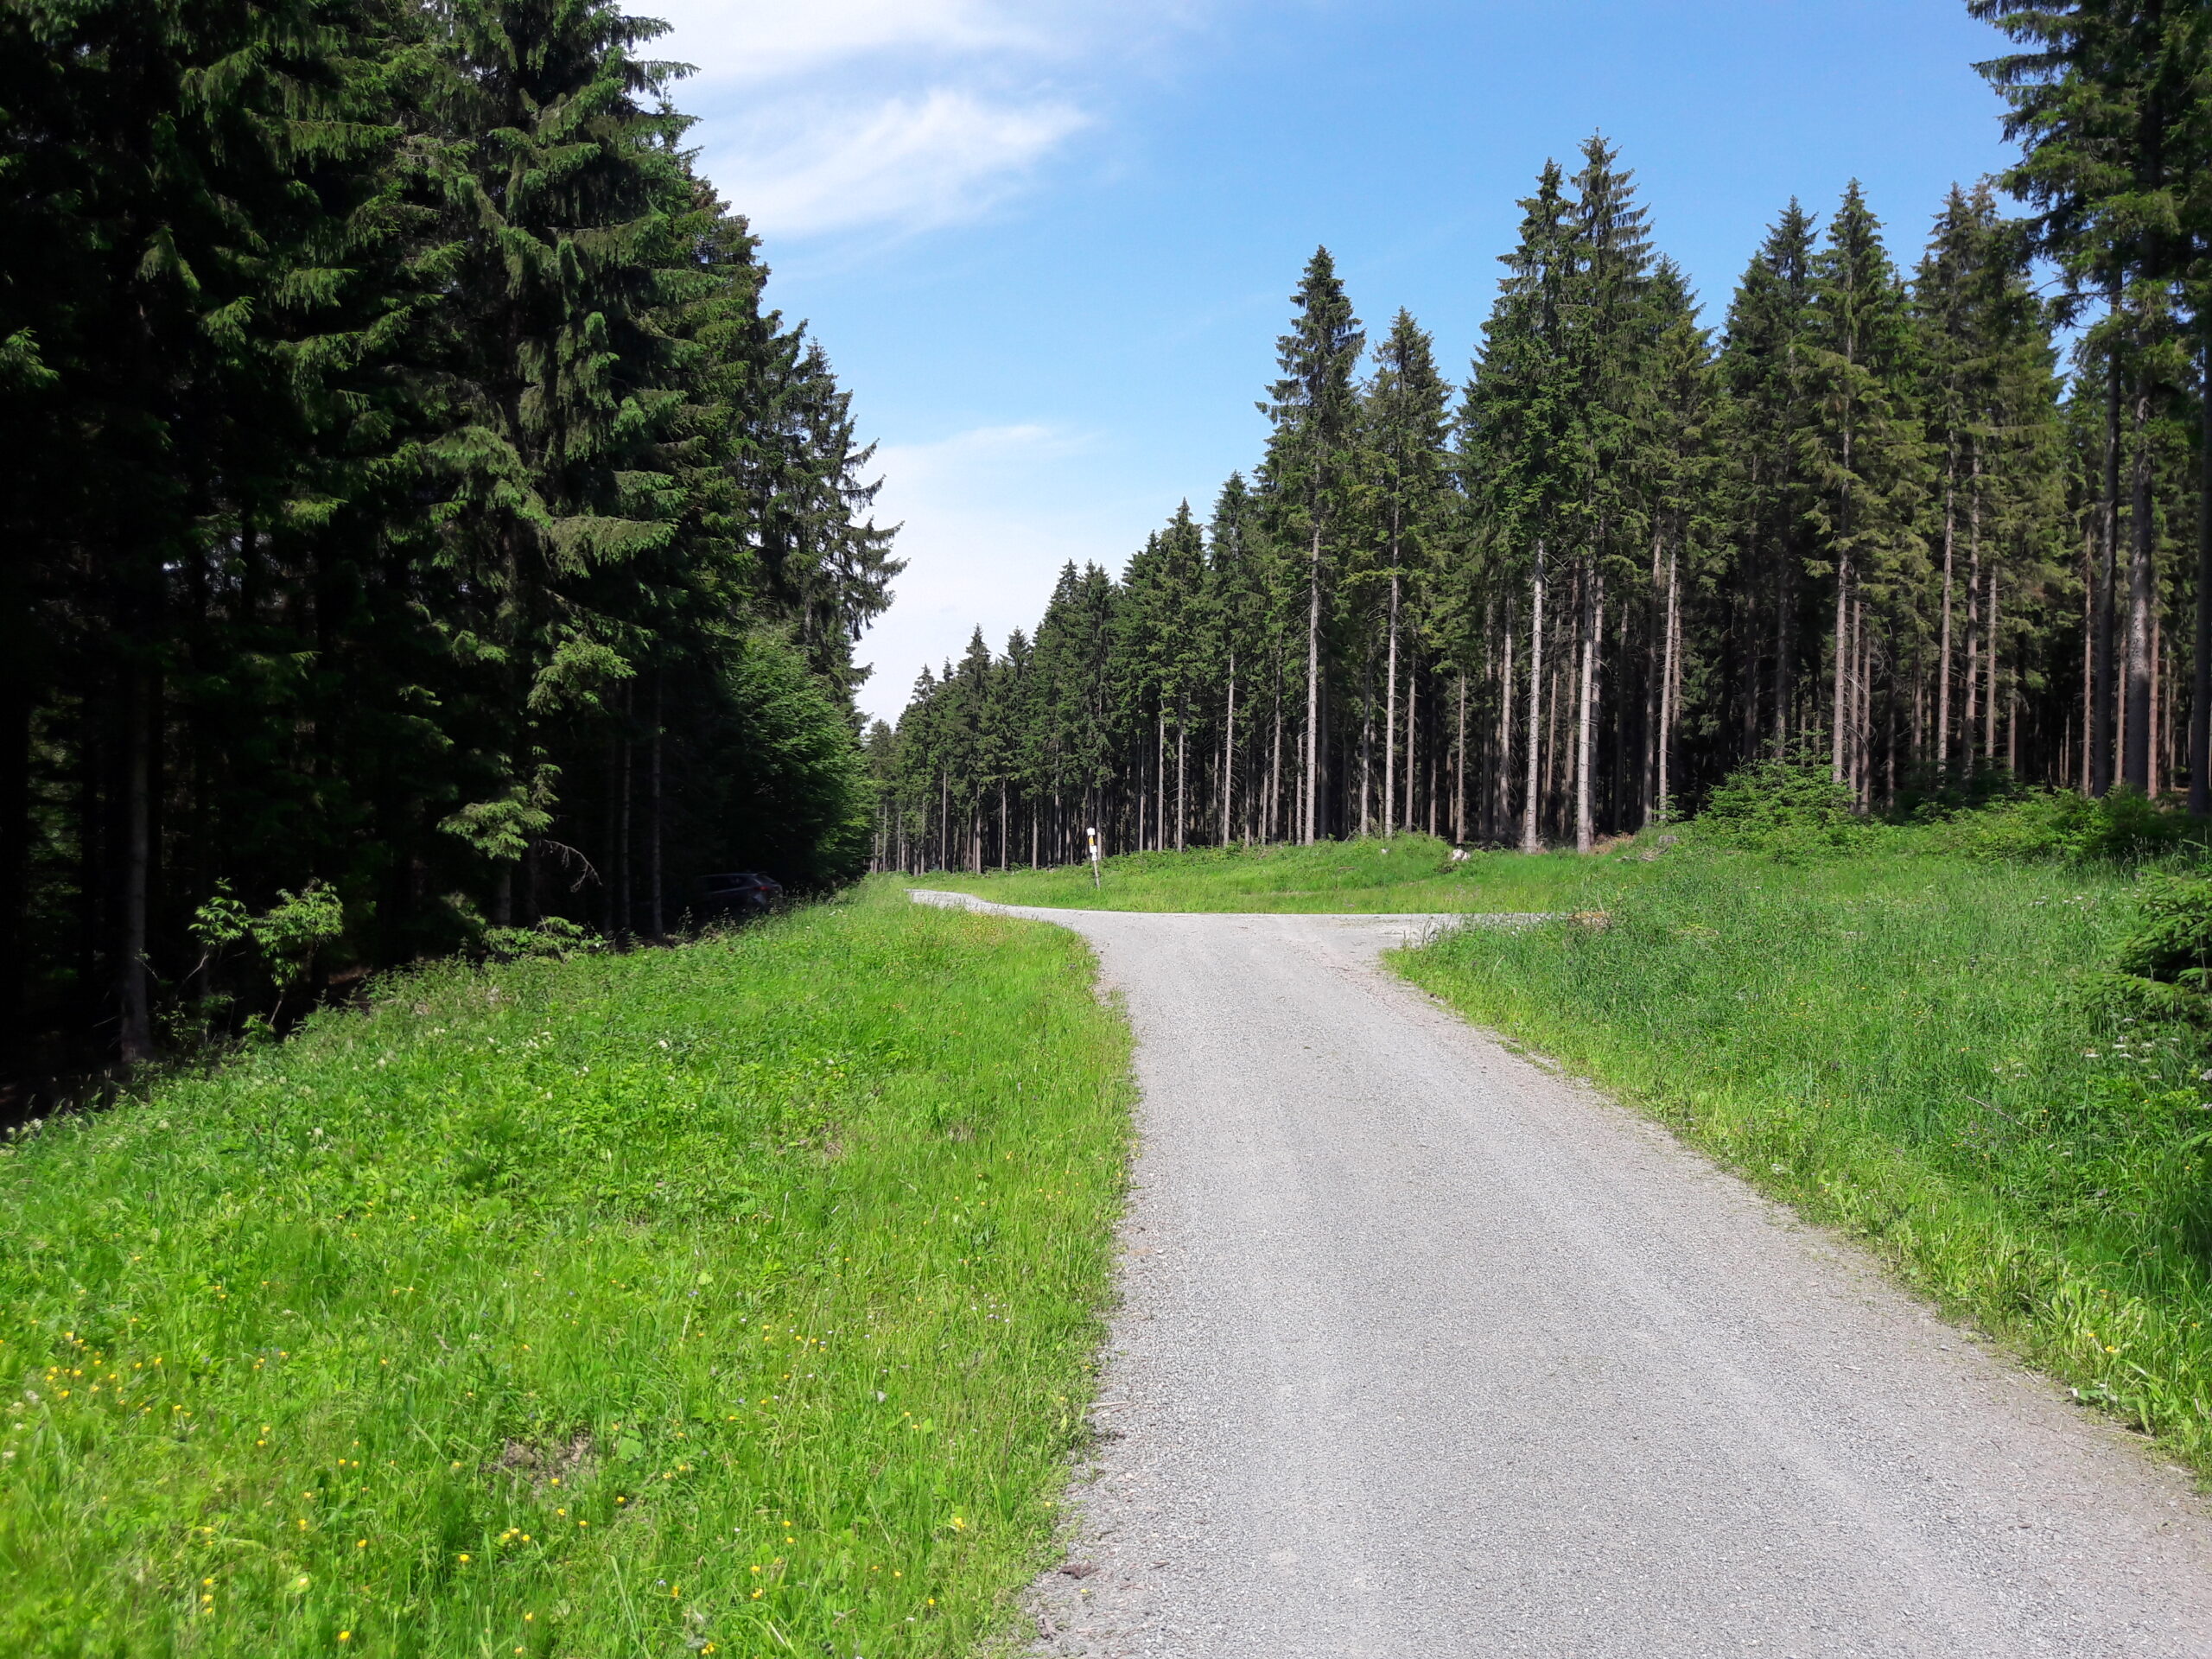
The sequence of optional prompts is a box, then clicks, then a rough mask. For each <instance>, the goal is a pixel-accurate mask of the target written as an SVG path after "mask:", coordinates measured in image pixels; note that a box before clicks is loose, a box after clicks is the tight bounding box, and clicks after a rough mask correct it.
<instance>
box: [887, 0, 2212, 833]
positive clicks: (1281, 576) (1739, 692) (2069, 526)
mask: <svg viewBox="0 0 2212 1659" xmlns="http://www.w3.org/2000/svg"><path fill="white" fill-rule="evenodd" d="M1969 9H1970V10H1972V11H1973V12H1974V14H1975V15H1977V16H1982V17H1984V18H1986V19H1988V20H1991V21H1993V22H1995V23H1997V24H1998V25H1999V27H2000V28H2001V29H2003V30H2004V31H2005V34H2006V35H2008V36H2009V37H2010V38H2011V40H2012V41H2013V42H2014V43H2015V44H2016V45H2017V47H2018V50H2017V51H2016V52H2014V53H2012V54H2009V55H2006V56H2005V57H2002V58H2000V59H1999V60H1994V61H1993V62H1991V63H1988V64H1986V65H1983V66H1981V67H1982V70H1983V73H1985V74H1986V76H1987V77H1988V79H1990V81H1991V82H1992V83H1993V86H1995V88H1996V89H1997V90H1998V92H1999V94H2000V95H2001V97H2002V99H2004V102H2005V119H2006V125H2007V130H2008V133H2009V134H2010V136H2011V137H2013V138H2014V139H2016V140H2018V142H2019V143H2020V144H2021V147H2022V148H2021V156H2020V160H2019V162H2018V164H2017V165H2016V166H2015V167H2013V168H2012V169H2010V171H2009V172H2008V173H2007V174H2006V175H2005V176H2004V177H2003V178H2001V179H1999V180H1995V181H1982V182H1980V183H1976V184H1974V185H1971V186H1961V187H1960V188H1955V189H1954V190H1953V191H1952V192H1951V194H1949V196H1948V199H1947V200H1944V201H1943V202H1942V203H1941V204H1940V205H1937V206H1936V211H1935V213H1933V215H1932V222H1931V224H1930V227H1929V232H1928V234H1927V236H1926V238H1925V240H1924V241H1921V239H1920V238H1918V236H1917V235H1916V236H1915V237H1914V238H1913V239H1914V241H1915V242H1916V243H1919V245H1918V246H1917V247H1916V248H1904V247H1893V245H1894V244H1896V243H1897V237H1896V235H1895V233H1894V232H1891V231H1888V230H1886V229H1885V226H1883V225H1882V224H1880V223H1879V222H1878V220H1877V219H1876V217H1875V215H1874V213H1873V212H1872V210H1871V208H1870V207H1869V205H1868V203H1867V202H1866V200H1865V198H1864V197H1863V195H1862V194H1861V193H1860V191H1859V188H1857V187H1856V186H1853V188H1850V189H1848V190H1847V191H1846V192H1845V194H1844V195H1843V198H1842V200H1840V201H1839V202H1837V203H1835V204H1834V206H1833V207H1826V208H1824V209H1823V210H1822V211H1821V212H1820V213H1817V214H1816V213H1814V212H1811V211H1808V209H1806V208H1805V207H1801V206H1800V205H1799V204H1798V203H1796V202H1792V203H1790V204H1789V206H1788V207H1786V208H1785V209H1784V210H1783V213H1781V215H1780V217H1779V218H1778V219H1777V220H1776V221H1775V223H1774V225H1773V226H1771V228H1770V231H1769V232H1768V234H1767V236H1766V238H1765V240H1764V244H1763V245H1761V246H1760V247H1759V248H1758V251H1756V253H1754V254H1753V256H1752V257H1751V261H1750V264H1749V265H1748V266H1747V268H1746V269H1745V272H1744V275H1743V277H1742V279H1741V280H1740V282H1739V283H1738V285H1737V288H1736V290H1735V292H1734V295H1733V296H1732V298H1731V300H1730V302H1729V304H1728V306H1727V309H1726V315H1725V317H1723V318H1722V319H1721V321H1720V322H1719V326H1718V327H1717V328H1716V327H1713V326H1712V325H1710V324H1708V323H1707V321H1704V320H1703V317H1702V314H1701V311H1700V304H1699V301H1698V298H1697V296H1695V295H1694V294H1693V293H1692V292H1691V291H1690V289H1689V288H1688V284H1687V283H1686V282H1685V280H1684V277H1683V276H1682V273H1681V271H1680V270H1678V269H1677V268H1676V267H1675V265H1674V264H1672V263H1670V262H1669V260H1668V259H1667V258H1666V257H1664V256H1663V255H1662V253H1660V252H1659V251H1657V250H1656V248H1655V246H1654V245H1653V242H1652V238H1651V233H1650V230H1649V226H1648V225H1647V222H1646V216H1645V212H1644V210H1643V207H1641V206H1639V204H1638V202H1637V195H1636V190H1635V186H1634V182H1633V178H1632V175H1631V174H1630V172H1629V170H1628V169H1627V168H1624V165H1623V164H1622V160H1621V157H1620V156H1619V155H1618V152H1617V150H1616V149H1615V148H1614V147H1613V146H1611V144H1609V143H1607V142H1606V141H1605V140H1604V139H1603V138H1599V137H1593V138H1592V139H1591V140H1590V141H1589V142H1588V143H1586V144H1585V145H1584V146H1583V149H1582V151H1581V154H1580V157H1579V159H1578V162H1577V163H1576V165H1575V166H1574V168H1573V170H1572V172H1569V171H1568V170H1567V169H1566V168H1562V167H1560V166H1558V165H1556V164H1548V165H1547V166H1546V167H1545V168H1544V169H1543V170H1542V172H1541V175H1539V177H1538V178H1537V181H1536V183H1535V189H1534V191H1533V192H1532V194H1530V195H1529V197H1528V198H1527V199H1526V200H1524V201H1523V202H1522V204H1521V206H1522V220H1521V226H1520V233H1519V237H1518V239H1517V242H1516V245H1515V246H1514V248H1513V249H1512V251H1510V253H1509V254H1507V255H1506V256H1505V257H1504V260H1503V264H1504V267H1505V270H1504V275H1503V279H1502V280H1501V281H1500V282H1499V283H1498V286H1497V296H1496V300H1495V302H1494V304H1493V306H1492V308H1491V315H1490V318H1489V321H1488V322H1487V323H1486V325H1485V327H1484V333H1483V337H1482V340H1480V342H1479V343H1478V346H1477V347H1476V351H1475V353H1474V358H1473V363H1472V368H1471V372H1470V374H1469V375H1468V377H1467V378H1466V380H1465V383H1464V384H1463V385H1452V384H1451V383H1450V382H1448V381H1447V379H1446V374H1445V372H1444V370H1443V369H1442V368H1441V367H1440V365H1439V363H1438V360H1437V355H1436V350H1435V346H1434V343H1433V340H1432V339H1431V337H1430V336H1429V335H1428V334H1427V333H1426V332H1425V331H1423V329H1422V328H1421V327H1420V325H1419V324H1418V323H1417V322H1416V321H1414V319H1413V318H1412V317H1410V316H1408V315H1406V314H1405V313H1404V312H1402V311H1401V312H1399V313H1398V314H1397V315H1395V317H1394V318H1393V319H1392V320H1391V321H1390V322H1389V326H1388V327H1385V328H1382V329H1379V330H1376V331H1375V332H1374V334H1372V335H1370V333H1369V332H1368V331H1367V330H1366V329H1365V328H1363V325H1362V323H1361V321H1359V319H1358V318H1357V316H1356V315H1355V312H1354V307H1353V304H1352V302H1351V298H1350V297H1349V296H1347V295H1346V293H1345V291H1344V286H1343V284H1342V283H1341V282H1340V281H1339V280H1338V276H1337V273H1336V270H1335V268H1334V265H1333V263H1332V259H1331V257H1330V256H1329V254H1328V252H1327V251H1326V250H1323V251H1319V252H1318V253H1316V254H1315V255H1314V257H1313V260H1312V262H1311V263H1310V264H1308V265H1307V267H1306V270H1305V273H1304V276H1303V278H1302V280H1301V281H1300V283H1299V286H1298V289H1297V292H1296V294H1295V296H1294V312H1293V315H1292V319H1291V322H1290V327H1289V328H1288V331H1287V333H1285V334H1283V336H1282V337H1281V341H1280V342H1279V353H1280V362H1281V379H1279V380H1278V381H1276V382H1275V383H1274V385H1272V386H1271V387H1269V388H1268V391H1267V397H1266V401H1265V402H1264V403H1263V404H1262V409H1263V410H1264V411H1265V412H1266V413H1267V414H1268V416H1269V418H1270V421H1271V423H1272V435H1271V436H1270V438H1269V441H1268V446H1267V448H1266V452H1265V454H1263V455H1262V457H1261V458H1260V460H1259V461H1258V464H1257V465H1256V467H1255V468H1254V469H1253V471H1252V473H1251V474H1250V476H1249V477H1246V476H1244V475H1243V474H1239V475H1236V476H1233V477H1231V478H1230V480H1228V482H1227V483H1226V484H1225V485H1224V486H1222V487H1221V489H1220V492H1219V493H1218V494H1217V496H1216V498H1215V499H1213V501H1212V502H1211V504H1209V505H1207V507H1206V509H1205V516H1204V518H1201V517H1200V516H1199V515H1198V513H1195V512H1192V509H1191V508H1190V507H1189V506H1188V505H1185V506H1183V507H1181V508H1179V509H1178V510H1177V511H1176V512H1175V513H1174V515H1173V517H1172V518H1170V519H1169V520H1168V521H1167V523H1166V524H1165V525H1164V526H1163V527H1162V528H1161V529H1160V531H1157V532H1156V533H1155V534H1154V535H1152V536H1151V537H1147V541H1146V543H1145V545H1144V547H1143V548H1142V549H1141V550H1140V551H1139V552H1137V553H1136V554H1135V556H1134V557H1132V558H1131V560H1130V561H1129V563H1128V568H1127V569H1125V570H1124V571H1122V574H1121V575H1120V576H1119V577H1118V578H1116V577H1113V576H1111V575H1109V574H1108V573H1107V572H1105V571H1103V570H1101V569H1096V568H1092V569H1084V570H1080V571H1078V570H1077V569H1074V568H1073V567H1072V566H1071V567H1070V568H1068V569H1065V571H1063V572H1062V574H1061V576H1060V579H1059V582H1058V587H1057V588H1056V590H1055V591H1054V593H1053V594H1052V599H1051V601H1050V603H1049V604H1048V605H1047V607H1046V610H1045V613H1044V615H1043V617H1042V618H1041V619H1040V620H1039V622H1038V624H1037V626H1036V628H1035V631H1034V632H1033V633H1027V632H1018V633H1016V634H1015V635H1014V638H1013V639H1010V640H1008V641H1007V645H1006V648H1005V650H1004V652H1002V653H996V654H995V653H994V652H992V651H991V649H990V648H989V646H988V644H987V643H986V642H985V641H984V639H982V636H981V634H980V632H979V633H978V634H977V636H976V638H975V639H973V640H972V641H971V642H970V644H969V648H968V651H967V653H966V654H965V656H964V657H963V658H962V659H961V660H960V661H959V662H957V663H948V664H945V666H944V671H943V672H942V673H941V674H937V673H930V672H926V671H925V673H924V675H923V676H922V678H921V681H920V683H918V685H917V686H916V688H915V690H914V694H913V697H912V702H911V703H910V704H909V706H908V708H907V709H906V713H905V715H903V716H902V717H901V719H900V721H899V724H898V727H897V728H896V730H895V731H893V730H891V729H889V728H885V727H883V726H881V725H878V726H877V727H876V728H874V730H872V732H871V733H870V735H869V748H870V758H871V762H872V765H873V766H874V770H875V774H876V780H877V786H878V817H877V826H876V838H877V855H878V858H879V860H880V862H881V863H883V864H884V865H886V866H887V867H891V868H910V869H921V868H930V867H948V866H949V867H964V868H969V869H972V870H981V869H983V868H987V867H992V866H998V865H1003V864H1012V863H1018V862H1047V863H1050V862H1058V861H1068V860H1071V859H1074V858H1077V857H1080V856H1082V855H1083V848H1084V832H1085V830H1086V829H1088V828H1089V827H1090V826H1093V825H1096V826H1097V828H1098V829H1099V831H1100V834H1101V837H1102V839H1103V842H1105V846H1106V850H1108V851H1109V852H1117V851H1126V850H1129V849H1153V848H1182V847H1187V846H1192V845H1206V844H1219V845H1228V844H1231V843H1237V844H1245V843H1253V842H1274V841H1285V840H1289V841H1300V842H1313V841H1314V840H1316V839H1318V838H1322V837H1327V836H1354V835H1383V836H1388V835H1389V834H1391V833H1392V832H1393V831H1394V830H1395V829H1400V828H1418V829H1424V830H1427V831H1430V832H1432V833H1435V834H1439V835H1445V836H1450V837H1452V838H1453V839H1454V840H1459V841H1465V842H1490V843H1498V844H1507V845H1517V846H1521V847H1524V848H1529V849H1535V848H1537V847H1539V846H1543V845H1556V844H1572V845H1574V846H1577V847H1580V848H1584V849H1587V848H1589V847H1591V846H1592V844H1593V842H1596V841H1597V840H1598V839H1599V837H1602V836H1608V835H1611V834H1617V833H1622V832H1628V831H1634V830H1637V829H1641V828H1643V827H1644V826H1646V825H1648V824H1651V823H1655V822H1658V821H1662V820H1664V819H1665V818H1667V817H1669V815H1671V814H1675V813H1679V812H1681V811H1682V810H1685V809H1686V808H1688V807H1692V806H1694V804H1696V803H1697V802H1698V801H1699V800H1700V798H1702V796H1703V795H1704V793H1705V792H1706V791H1708V790H1709V789H1710V788H1711V787H1712V786H1713V785H1714V784H1715V783H1716V782H1717V781H1718V780H1719V779H1721V778H1722V777H1724V776H1726V774H1727V773H1728V772H1731V771H1732V770H1733V769H1734V768H1736V767H1737V766H1740V765H1741V764H1743V763H1744V762H1745V761H1746V760H1754V759H1759V758H1765V757H1777V758H1785V759H1795V760H1808V759H1809V760H1813V761H1814V762H1815V764H1819V765H1823V766H1826V767H1827V768H1828V769H1829V771H1830V772H1831V773H1832V774H1833V776H1834V779H1836V780H1838V781H1840V782H1842V783H1845V784H1847V785H1850V786H1851V788H1852V789H1853V791H1854V792H1855V795H1856V798H1857V799H1858V801H1859V804H1860V806H1861V808H1862V810H1867V811H1870V812H1872V811H1904V810H1914V809H1915V808H1916V807H1922V806H1925V805H1929V804H1941V803H1942V801H1944V800H1945V799H1947V798H1948V799H1957V798H1961V797H1964V796H1966V795H1968V794H1972V793H1974V792H1979V791H1986V790H1988V789H1990V788H1993V787H2008V786H2017V785H2045V786H2051V787H2057V788H2064V789H2078V790H2082V791H2088V793H2091V794H2094V795H2100V796H2101V795H2104V794H2106V793H2107V792H2108V791H2112V790H2113V789H2115V788H2124V789H2129V790H2135V791H2142V792H2144V793H2145V794H2146V795H2150V796H2154V797H2155V796H2159V795H2161V794H2164V793H2165V792H2167V791H2174V790H2177V789H2178V788H2179V787H2181V786H2182V785H2184V784H2185V785H2187V787H2188V789H2189V791H2190V792H2189V801H2188V804H2189V808H2190V810H2193V811H2196V812H2198V813H2200V814H2201V813H2203V812H2205V811H2206V810H2208V809H2212V795H2208V789H2207V785H2208V772H2207V767H2206V765H2205V754H2206V743H2207V733H2206V729H2205V715H2206V712H2207V709H2208V708H2209V707H2212V688H2209V687H2208V683H2207V671H2208V663H2207V659H2206V655H2205V652H2206V648H2207V645H2208V644H2212V579H2208V575H2207V572H2208V567H2212V513H2208V502H2212V443H2209V442H2207V439H2206V432H2207V423H2208V421H2212V405H2208V402H2207V399H2206V397H2205V395H2204V392H2205V385H2206V379H2207V372H2206V371H2207V365H2208V361H2212V67H2208V66H2212V13H2208V12H2207V10H2206V9H2205V8H2202V7H2177V6H2161V5H2120V4H2099V3H2085V4H2076V5H2061V4H2043V3H2010V0H1974V3H1973V4H1972V5H1971V6H1970V8H1969ZM2000 192H2003V193H2005V194H2009V196H2011V197H2012V198H2013V199H2015V200H2017V201H2018V202H2019V203H2021V204H2023V205H2024V207H2025V209H2026V212H2025V213H2024V214H2017V215H2008V214H2007V213H2005V212H2004V211H2001V210H2000V207H1999V193H2000Z"/></svg>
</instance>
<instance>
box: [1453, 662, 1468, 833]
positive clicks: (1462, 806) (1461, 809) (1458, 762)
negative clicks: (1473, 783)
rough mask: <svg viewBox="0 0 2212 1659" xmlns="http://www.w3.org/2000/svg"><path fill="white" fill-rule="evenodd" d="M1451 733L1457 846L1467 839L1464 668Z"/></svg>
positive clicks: (1454, 830)
mask: <svg viewBox="0 0 2212 1659" xmlns="http://www.w3.org/2000/svg"><path fill="white" fill-rule="evenodd" d="M1452 739H1453V741H1454V742H1455V744H1456V745H1457V747H1458V753H1457V754H1456V755H1455V756H1454V758H1453V760H1452V844H1453V845H1454V846H1459V845H1460V844H1462V843H1464V842H1465V841H1466V839H1467V671H1466V670H1465V669H1464V668H1463V669H1461V670H1460V671H1459V718H1458V721H1456V723H1455V724H1454V726H1453V728H1452Z"/></svg>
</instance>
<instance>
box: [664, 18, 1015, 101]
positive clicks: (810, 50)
mask: <svg viewBox="0 0 2212 1659" xmlns="http://www.w3.org/2000/svg"><path fill="white" fill-rule="evenodd" d="M1052 10H1058V9H1057V8H1048V9H1046V11H1045V12H1043V13H1042V14H1040V13H1039V11H1038V10H1036V9H1034V8H1030V9H1023V8H1018V7H1014V6H1010V5H1003V4H993V3H990V0H674V3H669V0H664V3H663V4H662V5H660V6H659V7H658V9H657V15H658V16H661V17H663V18H664V19H666V21H667V22H670V23H671V24H673V25H674V28H675V33H674V35H673V37H672V39H673V41H675V43H677V45H679V46H680V47H681V48H683V49H682V51H681V53H680V55H681V56H683V58H684V59H685V60H687V61H689V62H691V63H695V64H696V65H697V66H698V67H699V71H700V73H701V75H702V77H703V78H705V79H710V80H724V79H728V80H741V81H758V80H773V79H781V78H783V77H785V76H789V75H792V74H797V73H803V72H805V71H808V70H813V69H819V68H823V67H826V66H828V65H829V64H833V63H841V62H844V61H846V60H850V59H852V58H855V57H861V56H865V55H868V54H873V53H879V52H889V51H895V50H908V51H911V50H913V49H915V48H922V49H925V50H929V51H932V52H938V53H973V52H979V51H1005V50H1014V51H1021V52H1027V53H1034V52H1038V51H1039V50H1043V49H1046V48H1049V46H1050V44H1051V41H1052V31H1051V30H1050V29H1045V28H1040V27H1039V23H1040V22H1042V21H1043V19H1044V18H1046V17H1049V16H1050V15H1051V12H1052Z"/></svg>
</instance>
